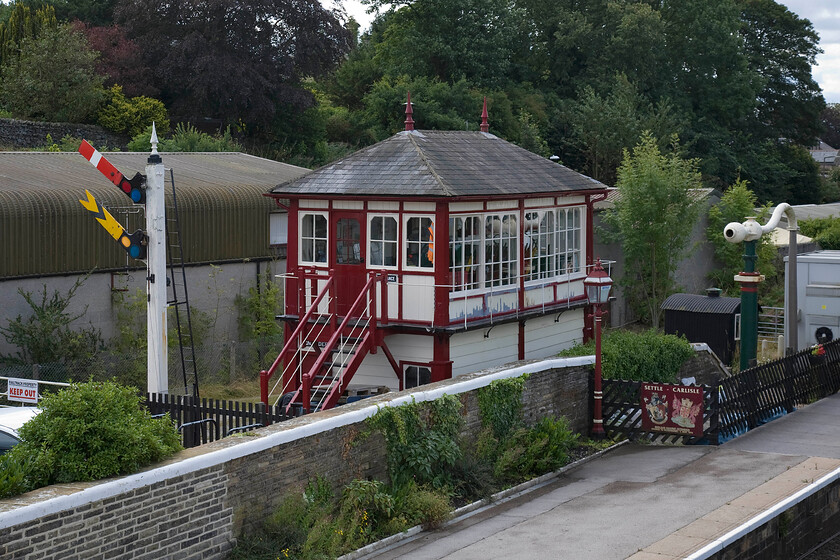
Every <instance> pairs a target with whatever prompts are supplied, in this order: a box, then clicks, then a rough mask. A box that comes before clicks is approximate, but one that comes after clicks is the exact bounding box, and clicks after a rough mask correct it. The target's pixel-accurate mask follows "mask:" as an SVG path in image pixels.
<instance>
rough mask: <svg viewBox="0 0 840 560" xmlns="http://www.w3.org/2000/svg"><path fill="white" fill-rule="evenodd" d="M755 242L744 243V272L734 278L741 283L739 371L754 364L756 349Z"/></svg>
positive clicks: (756, 276)
mask: <svg viewBox="0 0 840 560" xmlns="http://www.w3.org/2000/svg"><path fill="white" fill-rule="evenodd" d="M755 244H756V242H755V241H745V242H744V272H742V273H741V274H739V275H738V276H736V277H735V280H737V281H738V282H740V283H741V363H740V365H741V371H744V370H745V369H749V368H750V367H752V366H754V365H755V363H756V352H757V349H758V284H759V283H760V282H761V280H762V277H761V275H760V274H756V272H755V261H756V254H755Z"/></svg>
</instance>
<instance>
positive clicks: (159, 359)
mask: <svg viewBox="0 0 840 560" xmlns="http://www.w3.org/2000/svg"><path fill="white" fill-rule="evenodd" d="M151 144H152V152H151V154H150V155H149V159H148V161H147V165H146V234H147V235H148V236H149V245H148V255H149V256H148V260H147V264H148V269H147V270H148V272H147V273H148V276H147V277H146V293H147V295H148V310H147V315H146V317H147V318H146V326H147V331H146V333H147V335H148V337H149V338H148V362H147V363H148V372H147V373H148V391H149V392H150V393H168V392H169V368H168V365H167V364H168V356H167V351H168V345H167V341H166V324H167V323H166V305H167V304H166V204H165V193H164V170H163V160H162V159H161V158H160V155H159V154H158V151H157V145H158V138H157V131H156V129H155V125H154V123H152V137H151Z"/></svg>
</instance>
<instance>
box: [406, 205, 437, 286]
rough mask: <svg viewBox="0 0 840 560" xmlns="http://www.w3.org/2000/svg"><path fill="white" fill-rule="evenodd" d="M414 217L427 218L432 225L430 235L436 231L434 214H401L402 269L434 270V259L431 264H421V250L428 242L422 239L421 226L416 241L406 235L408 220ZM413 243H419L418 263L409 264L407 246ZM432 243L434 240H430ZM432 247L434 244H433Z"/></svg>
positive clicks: (407, 232)
mask: <svg viewBox="0 0 840 560" xmlns="http://www.w3.org/2000/svg"><path fill="white" fill-rule="evenodd" d="M414 218H416V219H420V220H423V219H427V220H429V221H430V222H431V226H432V235H433V236H434V234H435V232H436V228H435V215H434V214H410V215H409V214H406V215H404V216H403V223H402V225H403V229H402V231H403V235H402V262H403V269H404V270H415V271H423V272H434V270H435V262H434V259H433V260H432V262H431V264H429V265H426V266H424V265H423V256H422V255H423V252H424V251H426V250H427V247H428V242H424V241H423V234H422V228H421V230H420V239H419V240H418V241H414V240H411V239H409V238H408V236H409V235H410V230H409V227H408V222H409V221H411V220H412V219H414ZM421 225H422V222H421ZM414 243H419V248H420V251H419V252H418V255H417V257H418V258H417V262H418V263H419V264H418V265H411V264H409V261H408V247H409V245H410V244H414ZM432 243H434V241H432ZM433 247H434V245H433Z"/></svg>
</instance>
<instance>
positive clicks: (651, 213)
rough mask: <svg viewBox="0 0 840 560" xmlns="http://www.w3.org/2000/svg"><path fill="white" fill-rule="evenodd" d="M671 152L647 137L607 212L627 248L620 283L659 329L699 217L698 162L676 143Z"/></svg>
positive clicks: (628, 159) (612, 234)
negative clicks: (612, 205)
mask: <svg viewBox="0 0 840 560" xmlns="http://www.w3.org/2000/svg"><path fill="white" fill-rule="evenodd" d="M672 144H673V146H672V150H671V152H670V153H666V154H663V153H662V152H661V151H660V150H659V146H658V143H657V140H656V138H654V137H653V136H652V135H651V134H650V133H648V132H645V133H643V134H642V138H641V140H640V141H639V144H638V145H637V146H636V147H635V148H634V149H633V152H632V154H631V153H630V152H628V151H626V150H625V152H624V161H623V162H622V163H621V167H619V169H618V184H617V185H618V189H619V195H620V196H619V197H618V199H617V200H616V203H615V208H614V209H612V210H608V211H607V212H606V213H605V216H604V221H605V223H606V224H607V226H608V228H609V231H608V232H607V233H608V235H607V237H608V238H611V239H613V240H617V241H619V242H620V243H621V248H622V251H623V253H624V262H625V263H626V269H625V273H624V275H623V277H622V278H620V279H619V282H620V283H621V284H622V285H623V286H624V287H625V294H626V296H627V298H628V300H629V303H630V305H631V306H632V307H633V309H634V310H635V311H636V313H637V314H638V315H639V316H640V317H641V318H642V319H643V320H645V321H648V322H649V323H650V324H651V325H653V326H654V327H656V326H658V325H659V322H660V318H661V314H662V311H661V305H662V302H663V301H665V298H667V297H668V296H669V295H671V294H672V293H674V291H675V289H676V285H675V281H674V274H675V272H676V270H677V266H678V265H679V263H680V261H682V260H683V258H685V256H686V255H687V253H688V247H687V246H688V241H689V238H690V236H691V233H692V230H693V228H694V224H695V223H696V222H697V218H698V214H699V201H698V199H699V197H698V196H697V194H696V191H695V189H699V188H700V187H701V183H700V174H699V173H698V172H697V161H696V160H690V159H688V160H687V159H683V158H682V157H681V156H680V153H679V146H678V144H677V140H676V138H674V139H673V142H672Z"/></svg>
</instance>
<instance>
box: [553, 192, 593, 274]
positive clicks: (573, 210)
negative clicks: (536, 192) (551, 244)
mask: <svg viewBox="0 0 840 560" xmlns="http://www.w3.org/2000/svg"><path fill="white" fill-rule="evenodd" d="M584 208H585V207H584V206H568V207H565V208H558V209H557V213H558V216H557V219H556V222H557V237H558V238H557V254H558V261H557V274H558V276H574V275H584V276H585V275H586V268H585V267H584V266H583V254H584V243H585V240H584V238H583V232H584V230H585V227H584V220H585V219H586V218H585V215H584V213H583V209H584ZM560 212H565V219H564V227H563V229H561V228H560V216H559V214H560ZM575 215H577V216H578V224H577V227H575V224H574V216H575ZM569 217H572V226H571V227H569ZM561 236H562V238H563V241H562V242H561ZM575 241H576V243H575ZM572 245H574V247H571V246H572ZM561 247H562V250H561ZM570 247H571V248H570ZM569 263H572V267H571V268H569V266H568V265H569Z"/></svg>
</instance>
